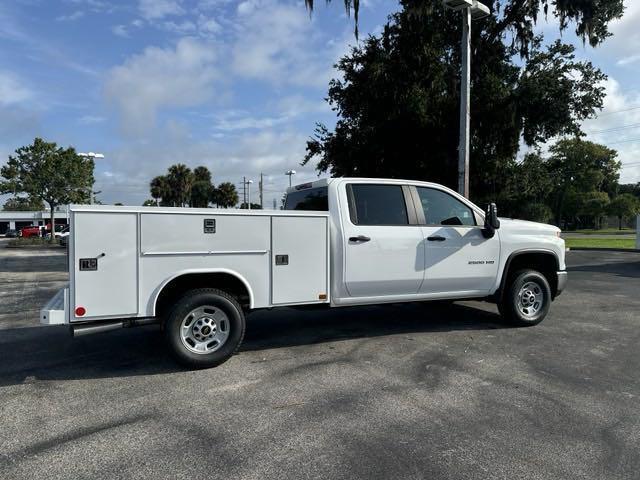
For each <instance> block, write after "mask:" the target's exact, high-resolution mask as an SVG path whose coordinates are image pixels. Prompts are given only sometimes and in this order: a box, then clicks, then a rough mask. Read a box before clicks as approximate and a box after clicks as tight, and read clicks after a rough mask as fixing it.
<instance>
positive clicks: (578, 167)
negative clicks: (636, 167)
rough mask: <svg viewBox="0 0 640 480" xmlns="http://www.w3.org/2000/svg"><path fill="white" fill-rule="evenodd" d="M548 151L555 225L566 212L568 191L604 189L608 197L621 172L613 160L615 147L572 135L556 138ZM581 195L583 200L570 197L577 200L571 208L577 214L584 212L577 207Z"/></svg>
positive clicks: (614, 187)
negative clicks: (568, 137) (565, 137)
mask: <svg viewBox="0 0 640 480" xmlns="http://www.w3.org/2000/svg"><path fill="white" fill-rule="evenodd" d="M549 152H550V154H551V156H550V158H549V160H548V165H549V167H548V168H549V174H550V176H551V178H552V179H553V181H554V187H553V191H552V197H553V198H552V199H551V204H552V207H553V210H554V215H555V221H556V225H560V222H561V220H562V218H563V217H566V216H567V215H566V214H567V213H568V212H567V211H566V210H565V208H566V203H565V202H566V200H567V196H568V195H569V194H570V193H571V192H573V193H575V194H590V193H591V192H604V193H606V194H607V200H608V198H609V197H611V196H613V195H614V194H615V192H616V189H617V184H618V179H619V176H620V174H619V172H620V162H619V161H617V160H616V157H617V155H618V153H617V152H616V151H615V150H612V149H610V148H608V147H606V146H604V145H599V144H597V143H593V142H588V141H584V140H580V139H577V138H574V139H564V140H560V141H558V142H557V143H555V144H554V145H553V146H552V147H551V148H550V149H549ZM581 198H582V200H584V199H585V198H586V197H579V196H576V195H574V197H573V200H574V203H575V202H577V203H575V208H574V209H573V211H574V213H576V214H585V213H584V209H581V208H580V205H581V203H580V202H581ZM597 203H598V202H595V204H597ZM595 204H594V205H595ZM605 206H606V205H605ZM594 208H596V207H595V206H594ZM603 208H604V207H603ZM587 210H589V211H593V209H590V208H588V209H587Z"/></svg>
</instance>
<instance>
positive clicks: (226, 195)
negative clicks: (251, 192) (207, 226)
mask: <svg viewBox="0 0 640 480" xmlns="http://www.w3.org/2000/svg"><path fill="white" fill-rule="evenodd" d="M213 198H214V203H215V204H216V205H218V207H221V208H229V207H233V206H235V205H237V203H238V192H237V191H236V187H235V185H234V184H233V183H231V182H223V183H221V184H220V185H218V188H216V189H215V191H214V196H213Z"/></svg>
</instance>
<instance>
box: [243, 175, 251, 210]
mask: <svg viewBox="0 0 640 480" xmlns="http://www.w3.org/2000/svg"><path fill="white" fill-rule="evenodd" d="M252 183H253V180H245V181H244V184H245V185H246V187H247V209H249V210H251V184H252Z"/></svg>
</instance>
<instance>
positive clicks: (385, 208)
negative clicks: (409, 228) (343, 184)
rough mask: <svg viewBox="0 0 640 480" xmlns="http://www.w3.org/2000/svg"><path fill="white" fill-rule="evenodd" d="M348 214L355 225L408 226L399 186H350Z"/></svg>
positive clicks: (405, 206)
mask: <svg viewBox="0 0 640 480" xmlns="http://www.w3.org/2000/svg"><path fill="white" fill-rule="evenodd" d="M349 187H350V189H351V199H350V202H349V203H350V205H349V213H350V216H351V221H352V222H353V223H354V224H355V225H408V224H409V220H408V216H407V205H406V203H405V199H404V194H403V192H402V186H400V185H366V184H357V183H355V184H351V185H350V186H349Z"/></svg>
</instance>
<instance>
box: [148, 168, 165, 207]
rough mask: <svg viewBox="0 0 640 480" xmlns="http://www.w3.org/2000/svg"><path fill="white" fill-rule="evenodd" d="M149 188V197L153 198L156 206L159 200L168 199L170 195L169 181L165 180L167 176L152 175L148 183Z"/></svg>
mask: <svg viewBox="0 0 640 480" xmlns="http://www.w3.org/2000/svg"><path fill="white" fill-rule="evenodd" d="M149 190H150V191H151V197H152V198H153V199H154V200H155V202H156V206H157V205H158V204H159V203H160V201H163V202H164V201H165V199H166V201H169V197H170V189H169V182H168V181H167V177H166V176H164V175H159V176H157V177H154V178H153V179H152V180H151V182H150V183H149Z"/></svg>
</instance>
